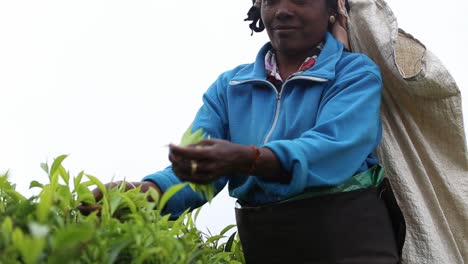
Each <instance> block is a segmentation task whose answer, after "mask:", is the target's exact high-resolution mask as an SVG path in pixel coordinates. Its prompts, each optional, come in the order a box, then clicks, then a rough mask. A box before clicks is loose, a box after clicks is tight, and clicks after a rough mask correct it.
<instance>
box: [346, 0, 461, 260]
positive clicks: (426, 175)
mask: <svg viewBox="0 0 468 264" xmlns="http://www.w3.org/2000/svg"><path fill="white" fill-rule="evenodd" d="M350 5H351V11H350V14H349V22H348V23H349V25H348V26H349V34H350V35H349V40H350V44H351V49H352V50H353V51H356V52H362V53H365V54H367V55H368V56H369V57H371V58H372V59H373V60H374V61H375V62H376V63H377V64H378V65H379V67H380V69H381V71H382V75H383V80H384V90H383V98H382V112H381V116H382V124H383V129H384V136H383V141H382V144H381V145H380V148H379V150H378V155H379V157H380V159H381V161H382V163H383V164H384V166H385V169H386V176H387V177H389V178H390V179H391V181H392V184H393V187H394V189H395V190H394V191H395V195H396V196H397V200H398V202H399V204H400V206H401V209H402V211H403V214H404V216H405V219H406V224H407V233H406V241H405V246H404V250H403V263H418V264H421V263H437V264H456V263H464V262H465V261H467V258H468V254H467V251H468V244H467V243H468V242H467V241H468V236H467V235H468V154H467V148H466V139H465V133H464V128H463V116H462V109H461V105H462V104H461V95H460V91H459V89H458V87H457V85H456V83H455V81H454V80H453V78H452V77H451V75H450V73H449V72H448V71H447V70H446V69H445V68H444V66H443V65H442V63H441V62H440V61H439V60H438V59H437V58H436V56H435V55H434V54H432V53H431V52H430V51H428V50H426V48H425V46H424V45H423V44H422V43H421V42H419V41H418V40H416V39H415V38H413V37H412V36H411V35H409V34H408V33H405V32H404V31H403V30H401V29H399V28H398V24H397V20H396V17H395V15H394V14H393V12H392V11H391V9H390V8H389V6H388V5H387V3H386V2H385V1H383V0H350ZM467 262H468V261H467Z"/></svg>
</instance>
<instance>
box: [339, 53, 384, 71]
mask: <svg viewBox="0 0 468 264" xmlns="http://www.w3.org/2000/svg"><path fill="white" fill-rule="evenodd" d="M336 66H337V67H336V70H337V73H340V72H346V73H356V74H357V73H366V72H367V73H374V74H376V75H378V76H380V75H381V74H380V69H379V66H378V65H377V63H376V62H375V61H374V60H372V59H371V58H370V57H369V56H367V55H366V54H364V53H359V52H348V51H344V52H343V54H342V56H341V59H340V60H339V61H338V63H337V65H336Z"/></svg>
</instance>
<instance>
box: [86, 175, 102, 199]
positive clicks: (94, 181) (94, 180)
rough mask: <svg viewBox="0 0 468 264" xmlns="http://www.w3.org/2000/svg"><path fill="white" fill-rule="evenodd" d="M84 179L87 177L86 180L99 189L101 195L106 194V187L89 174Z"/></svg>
mask: <svg viewBox="0 0 468 264" xmlns="http://www.w3.org/2000/svg"><path fill="white" fill-rule="evenodd" d="M86 177H88V179H89V180H90V181H91V182H92V183H93V184H94V185H96V186H97V187H98V188H99V190H100V191H101V192H102V194H103V195H106V194H107V188H106V186H104V184H103V183H102V182H101V181H100V180H99V179H98V178H96V177H94V176H92V175H89V174H86Z"/></svg>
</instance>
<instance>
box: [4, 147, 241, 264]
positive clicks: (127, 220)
mask: <svg viewBox="0 0 468 264" xmlns="http://www.w3.org/2000/svg"><path fill="white" fill-rule="evenodd" d="M65 158H66V156H60V157H58V158H56V159H55V160H54V162H53V163H52V165H51V166H50V167H49V166H48V164H45V163H44V164H41V167H42V168H43V169H44V171H45V172H46V173H47V174H48V176H49V182H48V183H39V182H37V181H33V182H31V184H30V187H31V188H39V189H40V192H39V194H38V195H36V196H33V197H31V198H26V197H24V196H23V195H21V194H20V193H18V192H17V191H15V186H14V184H12V183H10V182H9V181H8V175H7V173H5V174H3V175H0V263H27V264H29V263H52V264H54V263H60V264H63V263H164V264H166V263H177V264H179V263H196V264H198V263H230V264H235V263H244V260H243V254H242V249H241V244H240V242H239V239H238V236H237V235H236V232H233V233H232V234H231V235H229V236H228V235H227V232H228V231H230V230H231V229H232V228H234V227H235V226H234V225H230V226H228V227H226V228H225V229H224V230H223V231H222V232H221V233H220V234H217V235H207V234H204V233H202V232H201V231H200V230H198V229H197V228H196V227H195V224H194V223H195V221H196V217H197V215H198V213H199V211H200V209H197V210H195V211H194V212H192V213H189V212H188V211H187V212H185V213H184V214H183V215H181V216H180V217H179V218H177V219H176V220H170V219H169V215H161V211H160V210H159V208H163V206H164V204H165V203H167V201H168V200H169V199H170V197H171V196H172V195H174V193H176V192H177V191H178V190H179V189H180V188H182V187H184V186H185V184H182V185H179V186H175V187H173V188H172V189H171V191H168V192H166V193H165V194H164V195H163V196H162V197H157V196H158V195H157V193H155V192H151V191H150V192H147V193H142V192H140V189H139V188H137V189H134V190H130V191H127V192H125V191H124V188H123V185H122V186H118V187H115V188H112V189H106V188H105V185H104V184H103V183H102V182H100V181H99V180H98V179H97V178H96V177H93V176H91V175H87V174H85V173H84V172H80V173H79V174H78V175H77V176H74V177H73V176H71V175H70V173H69V172H68V171H66V170H65V169H64V167H63V166H62V161H63V160H64V159H65ZM71 183H72V185H73V186H72V185H71ZM96 187H97V188H99V189H101V191H102V192H103V193H104V196H103V198H102V199H101V200H100V201H99V202H97V203H96V202H95V200H94V196H93V195H92V193H91V191H90V189H92V188H96ZM149 197H150V198H151V199H148V198H149ZM150 201H151V202H150ZM82 203H86V204H97V205H99V206H100V208H101V209H100V210H99V211H96V212H93V213H91V214H90V215H87V216H85V215H82V214H81V212H80V211H79V210H77V207H78V206H79V205H80V204H82ZM224 238H226V239H227V241H226V242H222V241H223V239H224Z"/></svg>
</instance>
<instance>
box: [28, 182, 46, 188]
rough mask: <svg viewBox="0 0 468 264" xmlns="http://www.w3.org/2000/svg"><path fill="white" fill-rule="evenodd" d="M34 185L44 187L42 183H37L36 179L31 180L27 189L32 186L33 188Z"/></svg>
mask: <svg viewBox="0 0 468 264" xmlns="http://www.w3.org/2000/svg"><path fill="white" fill-rule="evenodd" d="M34 187H38V188H44V184H42V183H39V182H38V181H32V182H31V183H30V184H29V189H32V188H34Z"/></svg>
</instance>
